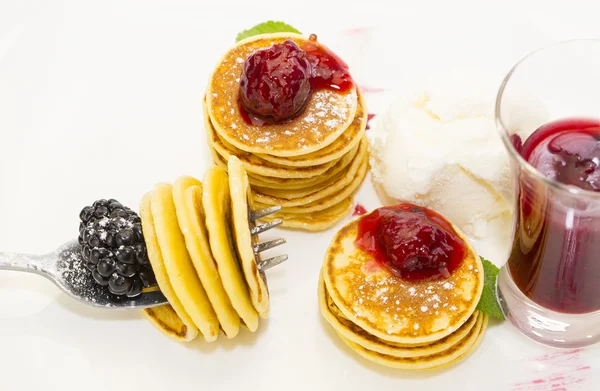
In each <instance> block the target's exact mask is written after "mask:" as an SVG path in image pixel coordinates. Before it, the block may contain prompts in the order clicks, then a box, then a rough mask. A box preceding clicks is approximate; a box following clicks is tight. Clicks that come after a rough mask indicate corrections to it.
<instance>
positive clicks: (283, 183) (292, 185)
mask: <svg viewBox="0 0 600 391" xmlns="http://www.w3.org/2000/svg"><path fill="white" fill-rule="evenodd" d="M357 152H358V146H356V147H354V148H352V149H351V150H350V151H349V152H347V153H346V154H345V155H344V156H342V158H341V159H340V160H338V161H337V162H336V163H335V165H334V166H333V167H331V168H330V169H329V170H327V171H326V172H324V173H323V174H321V175H318V176H315V177H312V178H300V179H287V178H275V177H269V176H264V175H258V174H253V173H251V172H249V173H248V180H249V181H250V185H251V186H261V187H265V188H271V189H305V188H308V187H311V186H317V185H319V184H322V183H324V182H326V181H328V180H331V179H332V178H335V177H336V176H342V175H343V174H344V171H345V170H346V169H347V168H348V165H350V163H352V161H353V160H354V158H355V157H356V154H357ZM213 158H214V155H213ZM222 162H224V160H222ZM218 164H221V163H218Z"/></svg>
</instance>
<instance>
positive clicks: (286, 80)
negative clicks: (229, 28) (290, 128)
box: [240, 34, 353, 125]
mask: <svg viewBox="0 0 600 391" xmlns="http://www.w3.org/2000/svg"><path fill="white" fill-rule="evenodd" d="M352 86H353V81H352V78H351V76H350V72H349V70H348V66H347V65H346V63H345V62H344V61H342V60H341V59H340V58H339V57H338V56H336V55H335V54H334V53H333V52H331V51H330V50H329V49H327V48H326V47H324V46H323V45H321V44H320V43H319V42H318V41H317V37H316V35H314V34H313V35H311V36H310V39H309V40H308V41H307V42H305V43H304V44H303V45H302V47H301V48H300V47H298V45H296V43H294V41H292V40H287V41H285V42H283V43H281V44H276V45H273V46H271V47H269V48H266V49H260V50H257V51H255V52H254V53H252V54H251V55H250V56H249V57H248V58H247V59H246V61H245V62H244V66H243V68H242V75H241V77H240V106H241V109H242V110H241V112H242V116H243V118H244V119H245V121H246V122H247V123H249V124H252V125H268V124H273V123H279V122H285V121H287V120H290V119H292V118H294V117H296V116H297V115H298V114H300V113H301V112H302V111H303V110H304V108H305V107H306V104H307V103H308V101H309V99H310V97H311V95H312V92H313V91H315V90H319V89H333V90H336V91H342V92H343V91H347V90H348V89H350V88H352Z"/></svg>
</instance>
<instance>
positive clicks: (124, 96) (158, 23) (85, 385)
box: [0, 0, 600, 391]
mask: <svg viewBox="0 0 600 391" xmlns="http://www.w3.org/2000/svg"><path fill="white" fill-rule="evenodd" d="M523 3H524V2H521V1H503V2H502V3H499V4H498V7H495V8H494V7H487V5H486V6H483V5H481V4H480V2H478V1H473V2H457V1H452V2H447V3H444V4H442V5H439V4H438V5H433V4H425V3H424V2H423V4H421V2H414V1H411V2H408V3H407V4H405V5H401V4H396V3H394V4H395V7H396V8H393V7H388V5H387V4H386V3H385V2H379V1H375V0H369V1H366V2H363V7H364V10H363V9H360V10H359V9H358V8H355V7H354V6H353V5H352V4H350V3H348V2H344V3H341V4H333V3H332V4H329V3H326V2H324V1H322V0H321V1H303V2H298V3H290V2H280V1H275V0H273V1H270V2H268V3H260V4H257V3H250V2H243V3H242V4H234V3H228V2H226V1H216V2H210V3H207V4H202V3H201V2H197V3H194V2H191V1H167V0H164V1H139V2H134V1H103V2H94V3H91V2H90V3H88V2H83V1H73V2H67V1H53V2H41V1H40V2H37V1H12V2H9V1H4V2H2V3H1V4H0V134H1V136H0V137H1V138H0V186H1V188H2V191H1V195H0V201H1V202H0V216H2V218H1V219H0V249H2V250H3V251H18V252H45V251H48V250H50V249H52V248H53V247H55V246H56V245H58V244H60V243H62V242H64V241H66V240H68V239H70V238H73V237H75V235H76V234H77V224H78V222H77V216H78V213H79V210H80V209H81V207H82V206H84V205H86V204H88V203H90V202H92V201H94V200H95V199H98V198H102V197H106V198H108V197H114V198H117V199H119V200H120V201H122V202H124V203H126V204H128V205H130V206H132V207H136V206H137V205H138V202H139V199H140V197H141V195H142V194H143V193H144V192H145V191H147V190H149V189H150V188H151V187H152V186H153V184H154V183H155V182H158V181H172V180H173V179H175V178H176V177H177V176H179V175H182V174H190V175H195V176H197V177H202V174H203V172H204V169H205V168H206V167H207V166H208V164H209V158H208V154H207V149H206V145H205V142H204V132H203V129H202V127H203V126H202V112H201V102H202V94H203V91H204V88H205V85H206V81H207V79H208V76H209V73H210V72H211V69H212V67H213V66H214V65H215V63H216V61H217V60H218V58H219V56H220V55H221V54H222V53H223V52H224V51H225V50H227V48H228V47H229V45H231V44H232V43H233V41H234V38H235V35H236V33H237V32H238V31H239V30H240V29H242V28H245V27H249V26H251V25H253V24H255V23H258V22H260V21H263V20H265V19H285V20H287V21H288V22H289V23H291V24H293V25H295V26H297V27H298V28H300V29H301V30H302V31H305V32H312V31H315V32H317V33H319V37H320V39H321V41H322V42H325V43H327V44H328V45H329V46H331V47H332V48H334V49H335V50H336V51H337V52H338V53H339V54H340V55H341V56H342V57H343V58H344V59H346V60H347V61H348V63H349V64H350V66H351V69H352V70H353V74H354V77H355V79H356V80H357V81H358V82H359V83H360V84H361V85H363V86H365V87H369V88H370V89H371V91H377V90H378V89H380V88H384V89H386V90H389V89H391V88H392V87H396V88H398V87H401V86H402V83H403V82H405V81H406V80H410V79H412V78H415V77H420V76H424V75H426V74H427V73H428V72H430V71H433V70H435V69H438V68H446V67H454V66H459V67H460V66H469V67H483V68H486V69H487V70H489V71H490V72H496V73H497V74H499V75H500V74H502V73H504V72H506V70H507V69H508V68H509V67H510V66H511V65H512V63H514V62H515V61H516V60H517V59H518V58H519V57H521V56H522V55H524V54H525V53H526V52H528V51H530V50H532V49H534V48H536V47H538V46H541V45H543V44H546V43H550V42H552V41H555V40H559V39H568V38H574V37H583V36H586V37H589V36H599V35H600V27H599V25H598V24H597V15H598V13H597V11H596V12H594V11H595V10H594V9H592V8H586V9H584V8H583V6H582V5H581V4H576V3H577V2H569V5H570V6H571V7H570V8H569V9H564V10H563V9H552V8H549V6H548V4H547V3H545V2H544V3H539V4H529V3H527V4H523ZM284 4H287V5H284ZM541 4H544V7H541V6H540V5H541ZM590 4H592V3H590ZM376 26H379V27H376ZM367 99H368V103H369V105H370V107H371V109H372V111H374V112H377V110H380V109H381V107H382V104H383V102H384V101H385V94H384V93H377V92H372V93H369V94H368V95H367ZM357 200H358V201H359V202H361V203H362V204H364V205H366V206H367V208H368V209H371V208H374V207H376V206H378V201H377V198H376V197H375V195H374V193H373V190H372V189H371V186H370V183H369V182H365V185H364V186H363V189H362V190H361V192H360V194H359V195H358V197H357ZM333 233H334V230H330V231H327V232H324V233H320V234H310V233H299V232H289V231H278V232H270V233H269V235H268V237H275V236H278V235H282V236H285V237H286V239H287V240H288V245H287V246H285V247H283V248H281V250H285V251H286V252H288V253H289V254H290V260H289V261H288V262H287V263H285V264H284V265H282V266H279V267H277V268H275V269H274V270H271V271H269V273H268V278H269V285H270V290H271V294H272V310H271V317H270V319H269V320H268V321H267V322H265V323H262V324H261V327H260V329H259V331H258V332H257V333H256V334H251V333H249V332H246V331H244V332H242V333H241V335H240V336H239V337H238V338H236V339H235V340H233V341H229V340H226V339H224V338H223V339H219V341H218V342H216V343H214V344H210V345H209V344H206V343H204V342H202V341H201V340H200V339H199V340H197V341H195V342H193V343H191V344H188V345H184V344H177V343H174V342H172V341H170V340H169V339H167V338H166V337H164V336H162V335H161V334H159V333H158V332H157V331H156V330H155V329H154V328H153V327H152V326H151V325H150V324H149V323H148V322H147V321H145V320H144V319H143V318H142V317H141V316H140V314H138V313H135V312H134V313H131V312H104V311H100V310H95V309H91V308H87V307H84V306H82V305H80V304H78V303H76V302H74V301H72V300H70V299H69V298H67V297H66V296H64V295H62V294H60V293H59V292H58V291H57V290H56V289H55V288H54V287H53V286H52V285H51V284H50V283H49V282H46V281H45V280H42V279H40V278H38V277H35V276H25V275H19V274H16V273H10V272H1V273H0V347H1V348H0V368H1V371H0V389H1V390H25V389H27V390H28V389H46V390H80V389H86V390H111V389H112V390H147V391H151V390H164V389H173V390H174V389H176V388H177V387H186V388H189V387H194V388H198V389H200V388H206V389H242V387H243V388H244V389H250V390H254V389H262V390H282V389H302V390H304V389H342V387H344V388H343V389H344V390H350V389H356V390H366V389H369V390H371V389H373V390H383V389H390V390H392V389H393V390H399V389H408V388H406V387H413V388H414V387H415V386H416V387H418V389H419V390H422V391H426V390H449V389H452V390H462V389H464V390H480V389H486V390H515V391H516V390H523V391H546V390H558V389H568V390H574V389H583V390H592V389H597V388H598V382H599V378H600V354H599V352H600V350H599V349H598V348H597V347H595V348H589V349H585V350H568V351H559V350H552V349H549V348H546V347H542V346H540V345H537V344H535V343H533V342H530V341H529V340H527V339H525V338H523V337H521V336H520V335H519V334H518V333H517V332H516V331H515V330H514V329H513V328H512V327H510V326H509V325H508V324H493V325H491V326H490V328H489V331H488V333H487V334H486V336H485V339H484V341H483V344H482V345H481V347H480V348H479V349H478V350H477V352H476V353H475V354H473V355H472V356H471V357H470V358H469V359H468V360H467V361H465V362H464V363H462V364H460V365H458V366H456V367H454V368H452V369H450V370H447V371H444V372H439V373H413V372H403V371H394V370H388V369H385V368H382V367H379V366H376V365H373V364H371V363H369V362H367V361H365V360H363V359H361V358H359V357H357V356H356V355H354V354H352V353H351V352H350V351H349V350H348V349H347V348H346V347H345V346H344V345H343V344H342V343H341V342H340V341H339V339H338V338H336V337H335V336H334V335H333V333H332V331H331V329H330V328H329V327H328V326H327V325H326V324H325V323H324V322H323V321H322V320H321V318H320V316H319V313H318V309H317V298H316V283H317V275H318V271H319V266H320V264H321V261H322V257H323V254H324V252H325V249H326V247H327V245H328V242H329V240H330V239H331V237H332V235H333ZM484 255H486V256H488V257H490V258H493V257H496V258H495V259H493V260H494V261H495V262H496V263H501V262H502V259H499V257H500V256H499V255H492V254H484ZM234 387H235V388H234ZM413 388H411V389H413Z"/></svg>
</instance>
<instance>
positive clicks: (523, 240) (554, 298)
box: [508, 118, 600, 314]
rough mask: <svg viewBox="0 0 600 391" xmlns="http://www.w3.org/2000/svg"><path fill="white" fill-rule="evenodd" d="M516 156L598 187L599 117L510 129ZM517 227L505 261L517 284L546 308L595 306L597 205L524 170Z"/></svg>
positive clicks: (598, 295) (550, 173) (599, 242)
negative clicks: (523, 135)
mask: <svg viewBox="0 0 600 391" xmlns="http://www.w3.org/2000/svg"><path fill="white" fill-rule="evenodd" d="M512 141H513V145H514V146H515V148H516V149H517V150H518V151H519V153H520V154H521V156H522V157H523V158H524V159H525V160H527V161H528V162H529V163H530V164H531V165H532V166H533V167H535V168H536V169H537V170H538V171H540V172H541V173H542V174H543V175H544V176H546V177H548V178H550V179H552V180H554V181H556V182H560V183H563V184H566V185H569V186H572V187H574V188H578V189H583V190H586V191H589V192H600V120H597V119H585V118H570V119H563V120H558V121H554V122H550V123H548V124H545V125H543V126H541V127H540V128H539V129H537V130H536V131H535V132H534V133H533V134H532V135H531V136H529V137H528V138H527V140H525V141H522V140H521V139H520V138H519V137H518V136H513V139H512ZM519 181H520V194H519V198H518V207H517V211H516V213H517V219H516V233H515V239H514V242H513V246H512V250H511V255H510V258H509V261H508V268H509V270H510V274H511V275H512V277H513V279H514V281H515V283H516V285H517V286H518V287H519V289H520V290H521V291H522V292H523V293H524V294H525V295H526V296H528V297H529V298H530V299H531V300H533V301H534V302H535V303H537V304H539V305H541V306H543V307H545V308H548V309H550V310H554V311H558V312H562V313H572V314H583V313H589V312H594V311H598V310H600V224H599V223H598V222H599V221H600V219H599V218H600V210H599V209H600V206H599V204H598V202H595V203H594V202H591V201H590V200H586V199H585V198H581V197H576V196H575V195H574V196H573V197H572V198H569V197H553V196H552V190H549V189H548V187H547V186H545V185H543V184H540V183H539V182H535V181H533V180H531V178H530V177H528V176H526V175H522V176H521V177H520V178H519Z"/></svg>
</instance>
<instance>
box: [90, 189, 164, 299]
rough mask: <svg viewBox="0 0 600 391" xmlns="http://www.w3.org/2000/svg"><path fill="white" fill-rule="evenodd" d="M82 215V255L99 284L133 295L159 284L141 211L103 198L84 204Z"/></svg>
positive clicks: (122, 293)
mask: <svg viewBox="0 0 600 391" xmlns="http://www.w3.org/2000/svg"><path fill="white" fill-rule="evenodd" d="M79 219H80V220H81V222H80V223H79V238H78V240H79V244H80V245H81V256H82V257H83V259H84V261H85V262H86V266H87V268H88V269H89V270H90V271H91V273H92V277H93V278H94V280H95V281H96V282H97V283H98V284H99V285H101V286H106V287H108V290H109V291H110V292H111V293H113V294H115V295H126V296H127V297H130V298H133V297H137V296H139V295H140V294H141V293H142V288H148V287H150V286H152V285H155V284H156V278H155V277H154V272H153V271H152V268H151V266H150V261H149V259H148V252H147V250H146V243H145V242H144V234H143V233H142V220H141V219H140V216H138V214H137V213H135V212H134V211H132V210H131V209H129V208H128V207H126V206H123V204H121V203H120V202H118V201H117V200H113V199H110V200H104V199H102V200H98V201H96V202H94V204H93V205H92V206H86V207H85V208H83V209H82V210H81V213H79Z"/></svg>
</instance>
